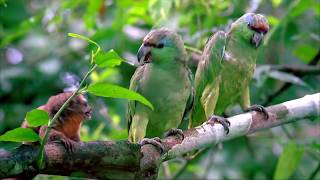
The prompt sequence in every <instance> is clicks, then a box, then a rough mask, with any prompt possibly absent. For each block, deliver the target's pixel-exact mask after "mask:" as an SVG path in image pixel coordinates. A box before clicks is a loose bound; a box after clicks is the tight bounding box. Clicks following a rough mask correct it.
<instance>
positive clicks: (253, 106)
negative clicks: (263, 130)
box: [245, 104, 269, 120]
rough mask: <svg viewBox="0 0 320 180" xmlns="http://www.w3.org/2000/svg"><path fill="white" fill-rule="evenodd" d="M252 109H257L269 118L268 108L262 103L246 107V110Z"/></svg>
mask: <svg viewBox="0 0 320 180" xmlns="http://www.w3.org/2000/svg"><path fill="white" fill-rule="evenodd" d="M251 111H257V112H259V113H262V114H263V116H264V118H265V119H266V120H268V119H269V113H268V111H267V110H266V108H265V107H263V106H261V105H258V104H255V105H252V106H250V107H248V108H247V109H245V112H251Z"/></svg>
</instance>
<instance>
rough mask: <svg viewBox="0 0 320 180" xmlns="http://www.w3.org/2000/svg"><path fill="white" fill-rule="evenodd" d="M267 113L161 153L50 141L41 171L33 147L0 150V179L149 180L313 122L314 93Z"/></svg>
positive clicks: (319, 107) (319, 111)
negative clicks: (233, 142) (194, 155)
mask: <svg viewBox="0 0 320 180" xmlns="http://www.w3.org/2000/svg"><path fill="white" fill-rule="evenodd" d="M267 111H268V113H269V114H270V117H269V119H268V120H265V119H264V118H263V116H262V115H260V114H259V113H256V112H251V113H244V114H240V115H237V116H233V117H230V118H228V120H229V121H230V123H231V126H230V133H229V134H228V135H226V134H225V131H224V129H223V127H222V126H221V125H219V124H216V125H211V124H207V123H204V124H202V125H201V126H198V127H196V128H193V129H189V130H187V131H185V132H184V136H185V138H184V139H183V140H182V139H180V138H179V137H176V136H169V137H167V138H165V139H162V144H163V145H164V147H165V153H164V154H162V155H161V154H160V153H159V152H158V150H157V148H156V147H154V146H153V145H150V144H147V145H144V146H142V147H141V146H140V145H138V144H132V143H129V142H128V141H96V142H86V143H84V142H83V143H79V144H77V145H76V146H75V150H74V152H70V153H68V152H66V151H65V149H64V147H63V146H62V145H60V144H59V143H50V144H47V145H46V146H45V155H46V158H45V162H46V167H45V168H44V169H41V170H39V169H37V166H36V163H35V162H36V156H37V153H38V150H39V148H38V147H32V146H29V145H22V146H20V147H19V148H18V149H16V150H13V151H8V150H1V149H0V178H6V177H23V178H26V177H32V176H34V175H36V174H39V173H41V174H55V175H67V176H78V177H79V176H80V177H88V178H98V179H134V178H147V179H154V178H156V177H157V174H158V167H159V165H160V164H161V162H163V161H166V160H169V159H172V158H176V157H178V156H181V155H183V154H185V153H188V152H191V151H193V150H196V149H201V148H204V147H207V146H210V145H213V144H216V143H219V142H222V141H226V140H229V139H232V138H235V137H238V136H242V135H246V134H250V133H254V132H256V131H260V130H263V129H266V128H271V127H274V126H280V125H283V124H286V123H290V122H293V121H296V120H302V119H306V118H311V117H315V118H319V116H320V93H317V94H313V95H307V96H305V97H303V98H300V99H296V100H292V101H288V102H284V103H281V104H278V105H274V106H270V107H268V108H267Z"/></svg>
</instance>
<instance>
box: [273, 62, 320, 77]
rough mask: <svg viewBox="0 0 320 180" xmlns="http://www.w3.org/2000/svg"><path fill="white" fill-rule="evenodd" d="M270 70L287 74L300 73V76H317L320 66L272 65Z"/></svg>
mask: <svg viewBox="0 0 320 180" xmlns="http://www.w3.org/2000/svg"><path fill="white" fill-rule="evenodd" d="M271 69H275V70H279V71H283V72H287V73H293V74H296V73H301V74H304V75H306V74H319V73H320V66H317V65H316V66H314V65H302V64H299V65H298V64H283V65H273V66H271Z"/></svg>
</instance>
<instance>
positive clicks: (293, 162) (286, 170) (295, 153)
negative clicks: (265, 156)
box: [273, 141, 304, 180]
mask: <svg viewBox="0 0 320 180" xmlns="http://www.w3.org/2000/svg"><path fill="white" fill-rule="evenodd" d="M303 151H304V150H303V148H302V147H298V146H297V145H296V143H295V142H293V141H291V142H289V143H288V144H287V145H286V146H285V147H284V149H283V152H282V154H281V155H280V158H279V160H278V164H277V167H276V171H275V173H274V177H273V179H282V180H286V179H289V178H290V176H291V175H292V173H293V172H294V171H295V170H296V169H297V167H298V165H299V162H300V160H301V158H302V155H303Z"/></svg>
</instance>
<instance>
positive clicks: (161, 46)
mask: <svg viewBox="0 0 320 180" xmlns="http://www.w3.org/2000/svg"><path fill="white" fill-rule="evenodd" d="M163 46H164V45H163V43H160V44H158V45H156V46H155V47H156V48H159V49H161V48H163Z"/></svg>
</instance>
